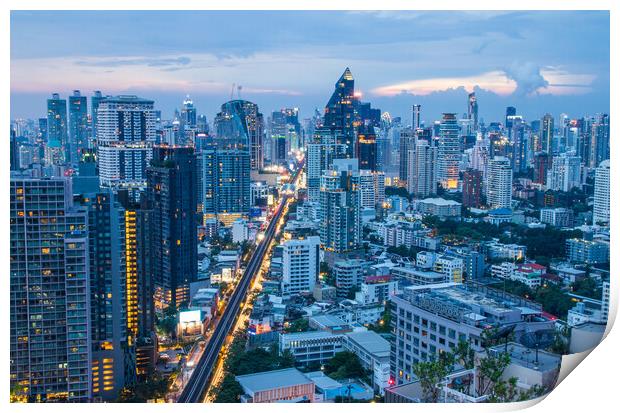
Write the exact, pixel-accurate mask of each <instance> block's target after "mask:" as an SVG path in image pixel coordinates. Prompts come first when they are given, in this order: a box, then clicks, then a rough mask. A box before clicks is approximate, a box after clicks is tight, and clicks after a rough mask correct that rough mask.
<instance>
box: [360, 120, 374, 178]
mask: <svg viewBox="0 0 620 413" xmlns="http://www.w3.org/2000/svg"><path fill="white" fill-rule="evenodd" d="M356 152H357V153H356V157H357V158H358V159H359V168H360V169H367V170H369V171H377V135H376V134H375V131H374V128H373V127H372V126H368V127H366V128H363V129H361V130H360V131H359V132H358V134H357V150H356Z"/></svg>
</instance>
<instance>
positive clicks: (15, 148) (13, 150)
mask: <svg viewBox="0 0 620 413" xmlns="http://www.w3.org/2000/svg"><path fill="white" fill-rule="evenodd" d="M10 140H11V141H10V145H11V146H10V148H9V150H10V153H9V162H10V166H11V171H17V170H19V169H20V167H19V144H18V143H17V136H16V134H15V131H14V130H11V136H10Z"/></svg>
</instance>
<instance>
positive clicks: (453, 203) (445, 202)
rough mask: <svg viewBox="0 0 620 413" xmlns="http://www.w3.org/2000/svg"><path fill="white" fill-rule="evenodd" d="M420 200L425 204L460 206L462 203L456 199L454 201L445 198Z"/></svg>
mask: <svg viewBox="0 0 620 413" xmlns="http://www.w3.org/2000/svg"><path fill="white" fill-rule="evenodd" d="M420 202H422V203H424V204H434V205H446V206H460V205H461V204H460V203H459V202H456V201H452V200H449V199H443V198H426V199H423V200H421V201H420Z"/></svg>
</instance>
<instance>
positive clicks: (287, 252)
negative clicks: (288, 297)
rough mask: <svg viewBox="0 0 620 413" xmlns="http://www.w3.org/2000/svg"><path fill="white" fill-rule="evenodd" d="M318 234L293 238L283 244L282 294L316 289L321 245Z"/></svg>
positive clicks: (307, 291) (308, 291)
mask: <svg viewBox="0 0 620 413" xmlns="http://www.w3.org/2000/svg"><path fill="white" fill-rule="evenodd" d="M320 243H321V240H320V238H319V237H317V236H312V237H307V238H305V239H304V238H302V239H291V240H289V241H286V242H285V243H284V244H282V282H281V291H282V294H300V293H310V292H312V291H314V286H315V284H316V282H317V279H318V276H319V245H320Z"/></svg>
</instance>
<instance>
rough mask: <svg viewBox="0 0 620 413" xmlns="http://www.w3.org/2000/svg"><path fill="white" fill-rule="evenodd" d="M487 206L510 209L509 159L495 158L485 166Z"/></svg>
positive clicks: (510, 176)
mask: <svg viewBox="0 0 620 413" xmlns="http://www.w3.org/2000/svg"><path fill="white" fill-rule="evenodd" d="M486 195H487V204H488V205H489V207H491V208H510V207H511V202H512V169H511V168H510V159H508V158H506V157H504V156H496V157H495V158H493V159H489V163H488V166H487V191H486Z"/></svg>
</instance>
